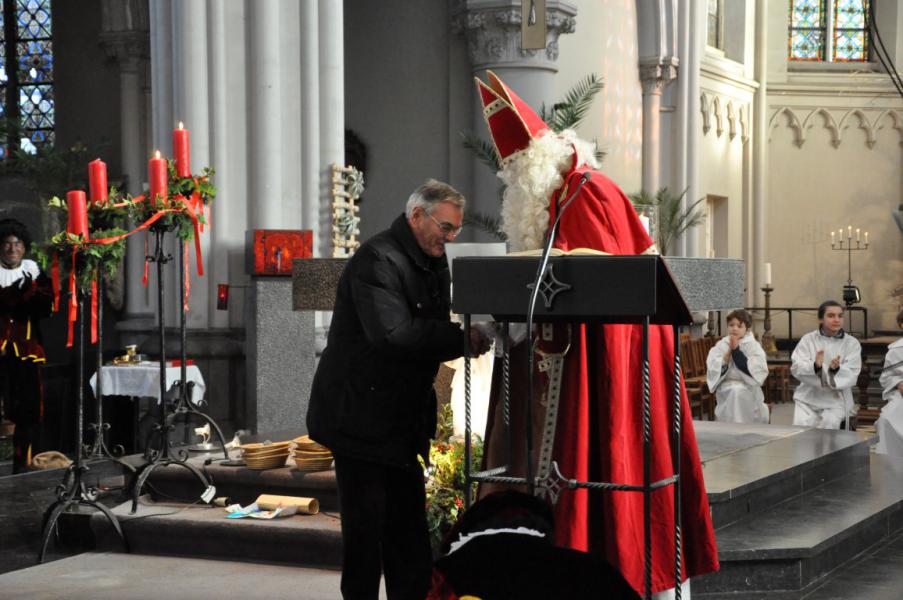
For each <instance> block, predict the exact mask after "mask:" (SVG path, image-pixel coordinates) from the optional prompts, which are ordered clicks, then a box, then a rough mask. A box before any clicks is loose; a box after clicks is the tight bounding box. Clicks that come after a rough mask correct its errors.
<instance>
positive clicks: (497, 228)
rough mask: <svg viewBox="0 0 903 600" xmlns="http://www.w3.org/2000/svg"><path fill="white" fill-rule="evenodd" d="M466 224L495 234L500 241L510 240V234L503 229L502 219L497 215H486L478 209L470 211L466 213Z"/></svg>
mask: <svg viewBox="0 0 903 600" xmlns="http://www.w3.org/2000/svg"><path fill="white" fill-rule="evenodd" d="M464 225H468V226H473V227H476V228H477V229H480V230H482V231H485V232H486V233H488V234H490V235H492V236H495V237H496V238H498V240H499V241H500V242H505V241H507V240H508V236H507V235H505V232H503V231H502V219H501V217H498V216H495V215H486V214H483V213H480V212H476V211H468V212H465V213H464Z"/></svg>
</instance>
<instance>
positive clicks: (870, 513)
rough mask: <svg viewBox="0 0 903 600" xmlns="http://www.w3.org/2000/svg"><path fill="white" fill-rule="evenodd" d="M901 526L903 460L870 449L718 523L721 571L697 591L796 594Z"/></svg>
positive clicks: (700, 581) (700, 582)
mask: <svg viewBox="0 0 903 600" xmlns="http://www.w3.org/2000/svg"><path fill="white" fill-rule="evenodd" d="M838 433H839V432H838ZM901 530H903V461H900V460H893V459H888V458H887V457H885V456H880V455H872V456H871V460H870V465H869V466H865V467H861V468H859V469H856V470H854V471H850V472H846V473H843V474H842V475H841V476H840V477H838V478H836V479H833V480H831V481H828V482H827V483H823V484H822V485H820V486H817V487H814V488H812V489H808V490H807V491H805V492H803V493H802V494H799V495H797V496H795V497H793V498H791V499H789V500H785V501H783V502H780V503H775V505H774V506H772V507H771V508H767V509H764V510H761V511H760V512H758V513H756V514H753V515H751V516H749V517H747V518H745V519H742V520H740V521H737V522H735V523H732V524H730V525H727V526H724V527H721V528H719V529H718V530H717V531H716V534H715V535H716V538H717V540H718V554H719V559H720V561H721V570H720V571H718V572H717V573H712V574H710V575H705V576H703V577H698V578H696V579H694V581H693V595H694V596H698V597H705V598H744V599H746V598H785V597H787V598H791V597H796V596H795V595H794V593H800V592H802V591H805V590H807V589H811V588H813V587H816V586H818V585H820V583H821V582H822V581H824V578H825V577H826V576H828V575H829V574H830V573H831V572H832V571H834V570H835V569H837V568H838V567H841V566H843V565H845V564H846V563H848V562H849V561H850V560H851V559H854V558H855V557H856V556H858V555H860V554H861V553H863V552H865V551H866V550H868V549H869V548H871V547H873V546H875V545H876V544H879V543H881V542H883V541H885V540H887V539H888V537H889V536H890V535H892V534H894V533H895V532H899V531H901Z"/></svg>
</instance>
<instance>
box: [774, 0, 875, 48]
mask: <svg viewBox="0 0 903 600" xmlns="http://www.w3.org/2000/svg"><path fill="white" fill-rule="evenodd" d="M868 8H869V5H868V0H791V2H790V36H789V55H790V60H798V61H824V62H856V61H859V62H864V61H867V60H868V31H867V21H866V15H867V13H868Z"/></svg>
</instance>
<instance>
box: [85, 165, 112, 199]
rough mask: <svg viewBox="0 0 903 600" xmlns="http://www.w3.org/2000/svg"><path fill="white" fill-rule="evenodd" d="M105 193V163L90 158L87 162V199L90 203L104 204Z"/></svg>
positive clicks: (106, 191) (106, 192) (106, 188)
mask: <svg viewBox="0 0 903 600" xmlns="http://www.w3.org/2000/svg"><path fill="white" fill-rule="evenodd" d="M107 194H108V187H107V163H105V162H103V161H102V160H100V159H99V158H98V159H96V160H92V161H91V162H89V163H88V199H89V200H90V201H91V204H106V203H107Z"/></svg>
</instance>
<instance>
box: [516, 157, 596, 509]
mask: <svg viewBox="0 0 903 600" xmlns="http://www.w3.org/2000/svg"><path fill="white" fill-rule="evenodd" d="M589 178H590V173H589V171H587V172H586V173H584V174H583V175H582V176H581V177H580V183H579V184H577V189H575V190H574V192H573V193H572V194H571V195H570V197H568V199H567V200H565V202H564V203H563V204H556V205H555V213H556V215H555V222H554V223H552V227H550V228H549V232H548V234H547V235H546V244H545V247H544V248H543V249H542V256H541V257H540V259H539V267H538V268H537V269H536V279H535V280H534V281H533V289H532V291H531V293H530V303H529V304H528V306H527V339H528V340H530V348H529V349H528V351H527V407H526V410H525V411H524V415H525V416H524V419H525V421H526V451H527V456H526V460H525V464H526V478H527V493H528V494H530V495H533V493H534V488H535V482H534V481H533V458H532V454H533V353H534V351H533V339H532V335H533V313H534V310H535V309H536V299H537V298H538V296H539V285H540V282H542V280H543V279H544V278H545V276H546V271H547V269H548V266H549V255H550V253H551V252H552V244H554V242H555V237H556V235H557V234H558V224H559V223H560V222H561V215H563V214H564V210H565V209H566V208H567V207H568V206H569V205H570V204H571V202H573V200H574V198H576V197H577V194H578V193H580V190H581V189H582V188H583V186H584V185H585V184H586V182H587V181H589ZM566 185H567V184H565V186H566ZM565 189H567V188H566V187H565Z"/></svg>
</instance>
